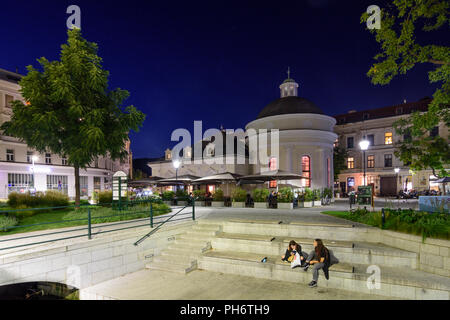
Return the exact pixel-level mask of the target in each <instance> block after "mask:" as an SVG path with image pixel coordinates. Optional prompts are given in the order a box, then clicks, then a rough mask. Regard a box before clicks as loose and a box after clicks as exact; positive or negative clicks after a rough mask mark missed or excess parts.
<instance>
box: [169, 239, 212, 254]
mask: <svg viewBox="0 0 450 320" xmlns="http://www.w3.org/2000/svg"><path fill="white" fill-rule="evenodd" d="M176 242H177V241H175V243H173V244H171V245H169V246H168V247H167V248H168V249H179V250H183V251H186V252H194V253H195V252H198V253H201V252H204V251H206V250H209V249H211V244H210V243H206V242H199V243H192V242H189V243H187V242H181V243H176Z"/></svg>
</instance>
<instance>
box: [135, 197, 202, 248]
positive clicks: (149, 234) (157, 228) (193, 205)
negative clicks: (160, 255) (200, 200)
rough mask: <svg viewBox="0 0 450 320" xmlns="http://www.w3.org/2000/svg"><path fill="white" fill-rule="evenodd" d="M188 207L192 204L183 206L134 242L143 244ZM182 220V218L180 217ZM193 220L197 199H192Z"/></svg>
mask: <svg viewBox="0 0 450 320" xmlns="http://www.w3.org/2000/svg"><path fill="white" fill-rule="evenodd" d="M187 207H190V206H185V207H183V208H181V209H180V210H179V211H178V212H177V213H175V214H173V215H171V216H170V217H169V219H167V220H165V221H163V222H161V224H160V225H159V226H157V227H156V228H155V229H153V230H152V231H150V232H149V233H147V234H146V235H145V236H143V237H142V238H140V239H139V240H138V241H136V242H135V243H134V245H135V246H138V245H139V244H141V243H142V242H143V241H144V240H146V239H147V238H149V237H151V236H152V235H153V234H154V233H155V232H157V231H158V230H159V229H160V228H161V227H162V226H163V225H164V224H166V223H167V222H169V221H170V220H172V218H173V217H176V216H177V215H178V214H179V213H180V212H181V211H183V210H184V209H186V208H187ZM179 220H181V219H179ZM192 220H195V199H193V200H192Z"/></svg>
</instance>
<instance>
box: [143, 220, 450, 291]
mask: <svg viewBox="0 0 450 320" xmlns="http://www.w3.org/2000/svg"><path fill="white" fill-rule="evenodd" d="M314 238H321V239H322V240H323V241H324V243H325V245H326V246H327V247H328V248H329V249H330V250H332V251H333V253H334V255H335V256H336V257H337V258H338V259H339V260H340V262H339V263H338V264H336V265H333V266H332V267H331V268H330V279H329V280H326V279H325V277H324V275H323V272H322V271H321V272H320V276H319V283H318V285H319V287H329V288H336V289H344V290H350V291H354V292H361V293H370V294H375V295H381V296H388V297H395V298H402V299H445V300H448V299H449V292H450V279H449V278H447V277H443V276H438V275H435V274H431V273H426V272H424V271H419V270H417V268H418V263H419V256H418V254H417V253H414V252H409V251H405V250H401V249H397V248H394V247H390V246H386V245H384V244H380V243H376V242H372V241H370V240H371V239H370V235H369V233H368V232H367V228H361V227H355V226H353V225H346V224H314V223H298V222H295V223H285V222H281V221H272V220H271V221H262V220H259V221H249V220H230V221H214V220H199V221H198V222H197V224H196V225H195V226H194V227H193V228H192V230H189V231H187V232H186V233H185V234H182V235H180V236H178V237H177V238H176V240H175V242H174V244H173V245H171V246H169V248H168V249H166V250H164V251H163V252H162V254H161V255H160V256H157V257H155V258H154V260H153V262H152V263H150V264H148V265H147V268H149V269H158V270H169V271H173V272H181V273H188V272H190V271H192V270H194V269H196V268H199V269H202V270H206V271H213V272H221V273H228V274H236V275H243V276H250V277H256V278H263V279H272V280H278V281H289V282H292V281H295V282H298V283H300V284H304V285H306V284H307V283H309V282H310V281H311V279H312V272H311V269H312V268H310V270H308V271H307V272H304V271H303V269H300V268H296V269H291V268H290V264H289V263H286V262H282V261H281V259H280V256H281V255H282V254H284V251H285V250H286V248H287V246H288V243H289V241H290V240H295V241H297V242H298V243H300V244H301V245H302V248H303V251H306V252H307V253H309V252H310V251H311V250H312V249H313V245H312V243H313V239H314ZM264 257H267V258H268V259H267V262H265V263H262V262H261V260H262V259H263V258H264ZM374 265H375V266H377V267H379V268H380V271H381V274H380V275H381V276H380V278H379V280H380V281H379V283H380V287H379V288H372V289H369V287H368V278H369V277H370V276H371V275H372V274H371V272H369V271H370V270H368V267H369V266H374ZM372 272H373V271H372ZM300 288H301V287H300ZM303 288H304V289H305V290H309V288H307V287H306V286H304V287H303Z"/></svg>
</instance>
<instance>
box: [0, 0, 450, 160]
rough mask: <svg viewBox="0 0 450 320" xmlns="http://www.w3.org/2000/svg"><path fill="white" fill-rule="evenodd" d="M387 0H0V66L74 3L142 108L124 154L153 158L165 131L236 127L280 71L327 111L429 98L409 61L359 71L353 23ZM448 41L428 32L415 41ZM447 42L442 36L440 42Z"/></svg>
mask: <svg viewBox="0 0 450 320" xmlns="http://www.w3.org/2000/svg"><path fill="white" fill-rule="evenodd" d="M389 2H390V1H375V0H370V1H365V0H357V1H356V0H355V1H342V0H341V1H338V0H336V1H333V0H296V1H290V0H285V1H275V0H273V1H245V0H241V1H231V0H227V1H219V0H209V1H178V0H174V1H135V0H127V1H120V2H119V1H117V2H114V1H110V0H95V1H93V0H89V1H75V0H73V1H62V0H53V1H47V0H41V1H35V0H27V1H24V0H20V1H19V0H17V1H3V2H2V4H1V11H0V43H1V45H0V48H1V50H0V68H3V69H7V70H11V71H15V70H16V67H17V68H18V70H19V73H22V74H23V73H25V71H26V70H25V66H27V65H29V64H34V65H37V64H36V59H37V58H39V57H41V56H45V57H46V58H48V59H50V60H53V59H57V58H58V55H59V50H60V45H61V44H62V43H64V42H65V41H66V20H67V18H68V16H69V15H67V14H66V8H67V7H68V6H69V5H71V4H76V5H78V6H80V7H81V12H82V22H81V29H82V32H83V36H84V37H85V38H86V39H87V40H89V41H92V42H96V43H98V44H99V47H100V50H99V55H100V56H101V57H102V58H103V59H104V67H105V68H106V69H107V70H109V71H110V73H111V76H110V85H111V87H121V88H123V89H127V90H129V91H130V93H131V97H130V98H129V100H128V101H127V104H133V105H135V106H136V107H137V108H139V109H140V110H141V111H143V112H144V113H146V114H147V120H146V121H145V123H144V127H143V128H142V129H141V131H140V132H139V133H132V134H131V141H132V150H133V153H134V158H139V157H159V156H162V155H163V153H164V150H165V149H166V148H168V147H172V146H173V145H174V144H175V143H174V142H171V141H170V136H171V133H172V131H173V130H175V129H177V128H186V129H188V130H191V131H192V130H193V121H194V120H202V121H203V128H204V130H206V129H208V128H218V127H220V125H223V126H224V127H225V128H230V129H236V128H244V127H245V125H246V124H247V123H248V122H250V121H252V120H254V119H255V118H256V117H257V115H258V113H259V112H260V111H261V110H262V109H263V107H264V106H265V105H267V104H268V103H269V102H271V101H272V100H274V99H277V98H279V88H278V86H279V85H280V83H281V82H282V81H283V80H284V79H285V78H286V77H287V75H286V70H287V67H288V66H290V68H291V71H292V73H291V76H292V78H294V79H295V80H296V81H297V82H298V83H299V85H300V88H299V95H300V96H301V97H305V98H307V99H309V100H311V101H313V102H315V103H316V104H317V105H318V106H319V107H321V108H322V110H324V112H325V113H327V114H329V115H337V114H340V113H346V112H348V111H349V110H351V109H356V110H364V109H370V108H377V107H384V106H389V105H394V104H398V103H401V102H403V99H406V100H407V101H415V100H418V99H420V98H422V97H425V96H431V95H432V94H433V92H434V90H435V86H433V85H430V83H429V81H428V75H427V71H429V70H430V69H429V68H430V67H431V65H424V66H419V67H416V68H415V69H413V70H412V71H411V72H410V73H408V75H407V76H401V77H398V78H396V79H395V80H394V81H393V82H392V83H391V84H390V85H388V86H383V87H382V86H374V85H372V84H371V83H370V79H369V78H368V77H367V76H366V73H367V71H368V70H369V68H370V66H371V64H372V63H373V56H374V55H375V54H376V53H377V52H378V51H379V44H378V43H376V42H375V39H374V37H373V36H372V35H371V34H370V33H369V32H368V31H367V30H366V29H365V25H362V24H360V16H361V14H362V13H363V12H364V11H365V10H366V9H367V7H368V6H369V5H372V4H376V5H379V6H380V7H383V6H386V5H387V4H388V3H389ZM443 39H444V40H445V39H446V40H445V41H448V39H449V37H448V34H446V35H445V36H443V35H442V33H441V34H439V33H437V34H436V35H433V36H432V35H427V38H423V40H424V41H428V42H431V43H439V42H442V41H444V40H443ZM447 43H448V42H447Z"/></svg>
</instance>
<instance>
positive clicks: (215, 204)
mask: <svg viewBox="0 0 450 320" xmlns="http://www.w3.org/2000/svg"><path fill="white" fill-rule="evenodd" d="M211 207H215V208H219V207H225V203H224V202H223V201H211Z"/></svg>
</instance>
